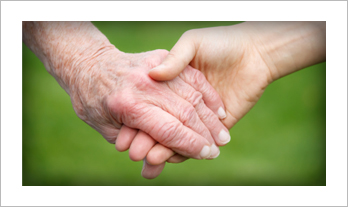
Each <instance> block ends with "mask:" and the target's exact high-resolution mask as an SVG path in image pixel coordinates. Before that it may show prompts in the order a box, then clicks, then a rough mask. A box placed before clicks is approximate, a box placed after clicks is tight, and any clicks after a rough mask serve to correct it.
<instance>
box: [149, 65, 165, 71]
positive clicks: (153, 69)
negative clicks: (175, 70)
mask: <svg viewBox="0 0 348 207" xmlns="http://www.w3.org/2000/svg"><path fill="white" fill-rule="evenodd" d="M163 68H164V66H163V65H158V66H156V67H154V68H152V69H151V70H149V71H155V70H162V69H163Z"/></svg>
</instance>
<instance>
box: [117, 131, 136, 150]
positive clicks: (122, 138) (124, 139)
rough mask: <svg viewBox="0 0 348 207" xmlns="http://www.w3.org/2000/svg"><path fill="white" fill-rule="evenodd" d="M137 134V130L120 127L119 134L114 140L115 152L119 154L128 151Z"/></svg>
mask: <svg viewBox="0 0 348 207" xmlns="http://www.w3.org/2000/svg"><path fill="white" fill-rule="evenodd" d="M137 133H138V130H137V129H133V128H129V127H127V126H126V125H122V127H121V129H120V133H119V134H118V136H117V139H116V144H115V148H116V150H118V151H119V152H123V151H126V150H128V149H129V147H130V145H131V143H132V141H133V139H134V137H135V135H136V134H137Z"/></svg>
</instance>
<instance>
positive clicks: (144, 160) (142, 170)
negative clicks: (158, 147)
mask: <svg viewBox="0 0 348 207" xmlns="http://www.w3.org/2000/svg"><path fill="white" fill-rule="evenodd" d="M145 162H146V158H144V159H143V169H141V175H143V172H144V170H145V166H146V165H145Z"/></svg>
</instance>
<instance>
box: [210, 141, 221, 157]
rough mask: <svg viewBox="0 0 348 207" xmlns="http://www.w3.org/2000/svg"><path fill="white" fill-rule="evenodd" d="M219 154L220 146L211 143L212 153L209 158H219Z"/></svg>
mask: <svg viewBox="0 0 348 207" xmlns="http://www.w3.org/2000/svg"><path fill="white" fill-rule="evenodd" d="M219 154H220V150H219V148H218V147H217V146H216V145H215V144H213V145H211V155H210V157H209V158H212V159H213V158H217V157H218V156H219Z"/></svg>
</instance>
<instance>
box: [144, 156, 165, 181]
mask: <svg viewBox="0 0 348 207" xmlns="http://www.w3.org/2000/svg"><path fill="white" fill-rule="evenodd" d="M143 162H144V164H143V169H142V170H141V176H143V177H144V178H146V179H153V178H155V177H157V176H158V175H159V174H161V172H162V170H163V168H164V166H165V164H166V163H165V162H163V163H161V164H159V165H150V164H149V163H147V162H146V158H145V159H144V160H143Z"/></svg>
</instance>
